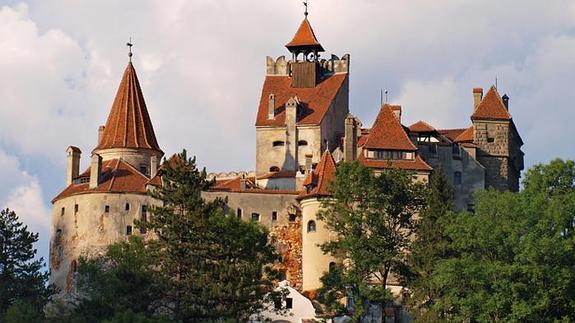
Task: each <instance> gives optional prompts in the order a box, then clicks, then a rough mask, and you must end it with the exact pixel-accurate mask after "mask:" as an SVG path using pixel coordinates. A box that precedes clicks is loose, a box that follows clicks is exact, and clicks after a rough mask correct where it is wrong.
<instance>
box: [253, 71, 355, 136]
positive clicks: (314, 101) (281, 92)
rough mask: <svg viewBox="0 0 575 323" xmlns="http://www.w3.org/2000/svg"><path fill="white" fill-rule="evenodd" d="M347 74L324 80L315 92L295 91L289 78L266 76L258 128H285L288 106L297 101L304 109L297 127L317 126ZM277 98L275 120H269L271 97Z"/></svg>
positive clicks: (311, 89) (310, 90)
mask: <svg viewBox="0 0 575 323" xmlns="http://www.w3.org/2000/svg"><path fill="white" fill-rule="evenodd" d="M346 79H347V74H335V75H331V76H329V77H327V78H326V79H324V80H322V81H321V82H320V83H319V84H318V85H317V86H316V87H314V88H293V87H292V86H291V78H290V77H289V76H267V77H266V79H265V81H264V86H263V89H262V96H261V99H260V105H259V109H258V115H257V120H256V126H283V125H285V104H286V102H287V101H288V100H289V99H290V98H292V97H296V96H297V98H298V100H299V101H300V107H298V109H303V112H302V114H301V116H300V117H299V118H298V121H297V122H298V124H309V125H318V124H320V122H321V121H322V120H323V117H324V116H325V115H326V113H327V111H328V110H329V107H330V106H331V104H332V102H333V100H334V99H335V97H336V95H337V93H338V92H339V90H340V89H341V87H342V85H343V84H344V81H345V80H346ZM272 93H273V94H274V95H275V111H276V113H275V118H273V119H268V103H269V95H270V94H272Z"/></svg>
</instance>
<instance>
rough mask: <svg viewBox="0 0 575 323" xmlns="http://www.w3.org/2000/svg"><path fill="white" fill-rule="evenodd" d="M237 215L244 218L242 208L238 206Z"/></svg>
mask: <svg viewBox="0 0 575 323" xmlns="http://www.w3.org/2000/svg"><path fill="white" fill-rule="evenodd" d="M236 215H237V216H238V218H239V219H241V218H242V209H240V208H238V209H237V210H236Z"/></svg>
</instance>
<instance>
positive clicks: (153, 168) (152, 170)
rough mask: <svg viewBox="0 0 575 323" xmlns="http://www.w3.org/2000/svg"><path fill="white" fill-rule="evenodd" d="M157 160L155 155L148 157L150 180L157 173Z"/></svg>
mask: <svg viewBox="0 0 575 323" xmlns="http://www.w3.org/2000/svg"><path fill="white" fill-rule="evenodd" d="M158 159H159V158H158V156H156V155H153V156H152V157H150V178H153V177H154V176H156V174H157V173H158Z"/></svg>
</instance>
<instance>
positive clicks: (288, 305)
mask: <svg viewBox="0 0 575 323" xmlns="http://www.w3.org/2000/svg"><path fill="white" fill-rule="evenodd" d="M286 308H287V309H290V308H293V299H292V298H291V297H288V298H286Z"/></svg>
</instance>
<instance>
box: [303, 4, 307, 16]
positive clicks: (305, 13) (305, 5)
mask: <svg viewBox="0 0 575 323" xmlns="http://www.w3.org/2000/svg"><path fill="white" fill-rule="evenodd" d="M303 5H304V7H305V12H304V13H303V14H304V15H305V16H306V17H307V15H308V12H307V0H305V1H304V2H303Z"/></svg>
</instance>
